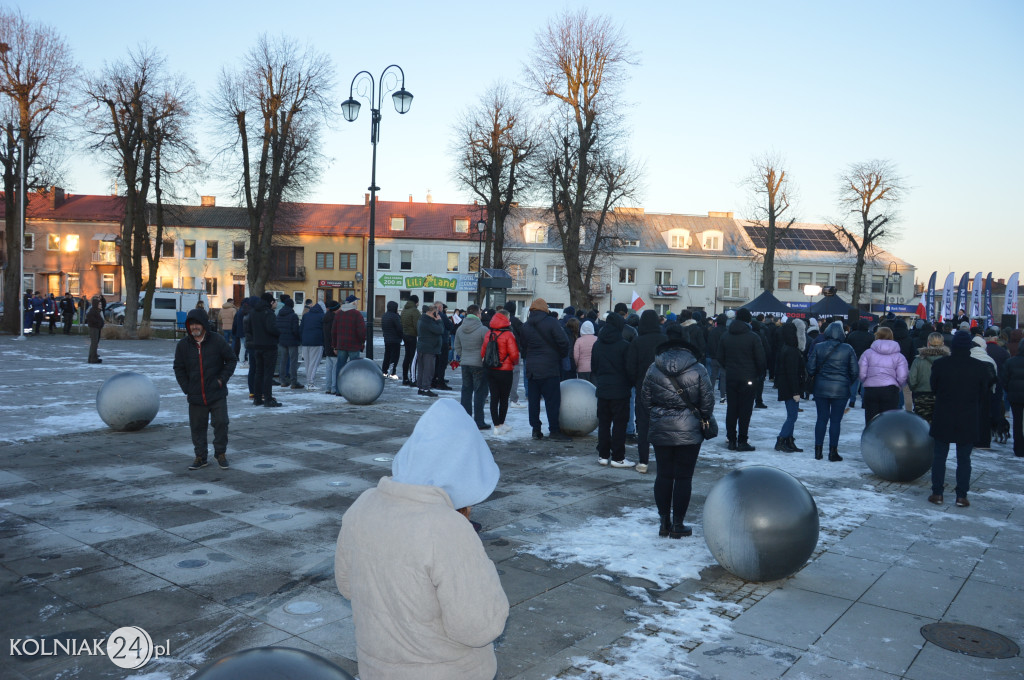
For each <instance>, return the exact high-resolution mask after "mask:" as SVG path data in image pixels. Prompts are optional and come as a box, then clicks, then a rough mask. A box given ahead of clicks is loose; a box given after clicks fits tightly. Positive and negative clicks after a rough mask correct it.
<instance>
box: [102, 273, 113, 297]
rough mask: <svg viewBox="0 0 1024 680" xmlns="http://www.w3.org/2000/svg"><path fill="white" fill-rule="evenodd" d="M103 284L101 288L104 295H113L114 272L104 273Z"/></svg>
mask: <svg viewBox="0 0 1024 680" xmlns="http://www.w3.org/2000/svg"><path fill="white" fill-rule="evenodd" d="M102 286H103V287H102V289H101V292H102V293H103V294H104V295H113V294H114V275H113V274H104V275H103V283H102Z"/></svg>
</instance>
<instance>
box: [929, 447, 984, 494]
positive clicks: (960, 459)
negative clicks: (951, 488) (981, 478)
mask: <svg viewBox="0 0 1024 680" xmlns="http://www.w3.org/2000/svg"><path fill="white" fill-rule="evenodd" d="M949 444H950V443H949V442H941V441H939V440H938V439H936V440H935V457H934V458H932V493H933V494H935V495H937V496H941V495H942V487H943V486H945V485H946V458H948V457H949ZM955 446H956V497H957V498H965V497H966V496H967V491H968V490H969V489H970V487H971V449H972V448H974V447H973V444H972V443H971V442H957V443H956V445H955Z"/></svg>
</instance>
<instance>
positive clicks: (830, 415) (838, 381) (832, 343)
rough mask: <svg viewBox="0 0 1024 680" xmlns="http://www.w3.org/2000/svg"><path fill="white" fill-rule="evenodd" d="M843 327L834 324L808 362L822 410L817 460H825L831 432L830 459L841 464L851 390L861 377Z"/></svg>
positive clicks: (817, 428)
mask: <svg viewBox="0 0 1024 680" xmlns="http://www.w3.org/2000/svg"><path fill="white" fill-rule="evenodd" d="M845 340H846V334H845V333H844V332H843V324H842V323H841V322H839V321H834V322H832V323H831V324H829V327H828V328H826V329H825V333H824V334H823V340H822V341H821V342H819V343H817V344H816V345H815V346H814V349H813V350H811V352H810V355H809V358H808V359H807V376H808V380H813V381H814V387H813V389H812V390H811V392H812V393H813V394H814V405H815V406H816V407H817V409H818V420H817V421H816V422H815V424H814V458H815V459H816V460H821V458H822V455H823V454H822V450H823V447H824V446H825V429H826V428H828V439H829V447H828V459H829V460H830V461H833V462H838V461H841V460H842V459H843V458H842V456H840V455H839V428H840V423H841V422H842V420H843V414H844V413H845V412H846V403H847V401H848V400H849V399H850V386H851V385H853V381H854V380H856V379H857V376H858V375H860V367H859V366H858V365H857V353H856V352H854V351H853V347H850V346H849V345H847V344H846V343H845V342H844V341H845Z"/></svg>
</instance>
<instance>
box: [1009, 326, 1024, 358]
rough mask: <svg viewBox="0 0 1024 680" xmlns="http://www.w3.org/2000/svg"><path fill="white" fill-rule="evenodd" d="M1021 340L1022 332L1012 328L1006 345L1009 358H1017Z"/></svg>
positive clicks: (1023, 332) (1023, 337) (1023, 335)
mask: <svg viewBox="0 0 1024 680" xmlns="http://www.w3.org/2000/svg"><path fill="white" fill-rule="evenodd" d="M1021 339H1024V330H1021V329H1020V328H1014V329H1013V330H1012V331H1010V341H1009V342H1008V343H1006V351H1007V352H1009V353H1010V356H1011V357H1015V356H1017V354H1018V353H1019V352H1020V341H1021Z"/></svg>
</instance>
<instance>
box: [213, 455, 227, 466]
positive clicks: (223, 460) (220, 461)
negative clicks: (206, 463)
mask: <svg viewBox="0 0 1024 680" xmlns="http://www.w3.org/2000/svg"><path fill="white" fill-rule="evenodd" d="M213 457H214V458H216V459H217V465H219V466H220V469H221V470H227V469H229V468H230V467H231V466H230V465H228V457H227V456H226V455H224V454H223V453H217V454H214V456H213Z"/></svg>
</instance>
